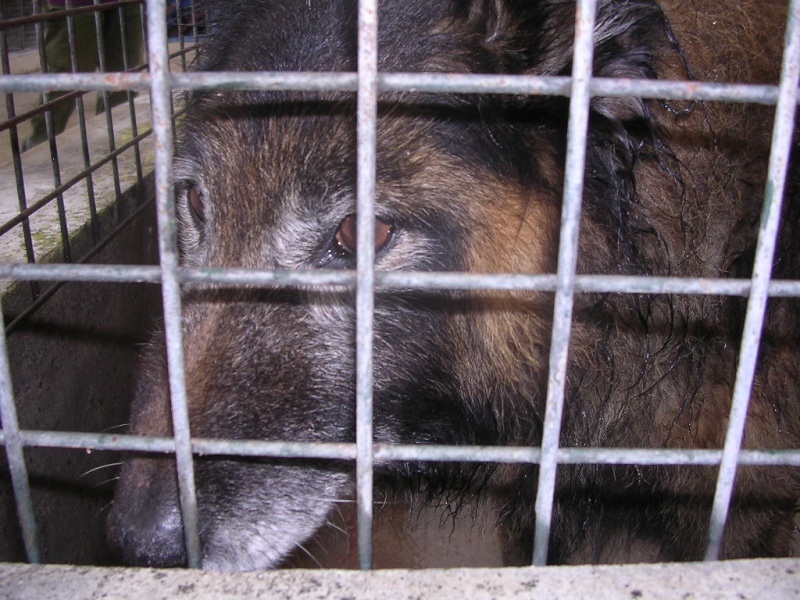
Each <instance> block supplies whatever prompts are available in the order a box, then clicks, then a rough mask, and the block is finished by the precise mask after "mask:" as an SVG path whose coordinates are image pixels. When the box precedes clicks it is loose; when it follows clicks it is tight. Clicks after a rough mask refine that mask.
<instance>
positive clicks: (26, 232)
mask: <svg viewBox="0 0 800 600" xmlns="http://www.w3.org/2000/svg"><path fill="white" fill-rule="evenodd" d="M2 18H5V4H4V3H3V2H0V19H2ZM0 63H1V66H0V69H2V71H1V72H2V74H3V77H6V76H7V75H8V74H9V73H10V72H11V64H10V61H9V58H8V39H7V34H6V31H5V30H4V29H3V30H0ZM0 79H2V77H0ZM5 96H6V116H7V117H8V119H9V120H11V121H13V120H14V118H15V115H16V108H15V106H14V95H13V94H6V95H5ZM0 131H2V130H0ZM9 142H10V143H11V158H12V161H13V163H14V179H15V183H16V184H17V186H16V187H17V205H18V206H19V209H20V211H24V210H25V209H26V208H27V206H28V200H27V197H26V193H25V178H24V177H23V174H22V156H21V152H20V143H19V132H18V131H17V128H16V126H14V125H11V126H10V127H9ZM22 239H23V241H24V243H25V256H26V258H27V259H28V262H35V261H36V252H35V250H34V247H33V235H32V233H31V224H30V221H28V220H27V219H24V220H22ZM30 289H31V297H32V298H33V299H36V297H37V296H38V295H39V284H38V282H36V281H31V283H30Z"/></svg>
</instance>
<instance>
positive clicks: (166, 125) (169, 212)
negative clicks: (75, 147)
mask: <svg viewBox="0 0 800 600" xmlns="http://www.w3.org/2000/svg"><path fill="white" fill-rule="evenodd" d="M165 10H166V6H165V0H148V3H147V33H148V38H149V50H150V54H149V63H150V76H151V78H152V79H151V90H150V96H151V99H152V110H153V140H154V143H155V163H156V164H155V179H156V213H157V216H158V244H159V250H160V254H161V277H162V283H161V289H162V296H163V303H164V332H165V336H166V342H167V366H168V369H169V390H170V403H171V406H172V428H173V432H174V435H175V461H176V463H177V470H178V488H179V492H180V501H181V515H182V517H183V531H184V540H185V543H186V555H187V558H188V563H189V566H190V567H199V566H200V538H199V535H198V527H197V496H196V490H195V485H194V467H193V460H192V446H191V437H190V432H189V410H188V407H187V403H186V385H185V377H184V365H183V335H182V328H181V296H180V286H179V284H178V251H177V240H176V227H175V202H174V194H173V186H172V173H171V168H172V102H171V93H170V88H169V84H168V81H169V50H168V48H167V23H166V19H165V18H164V14H165Z"/></svg>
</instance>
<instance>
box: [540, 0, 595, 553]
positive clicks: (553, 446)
mask: <svg viewBox="0 0 800 600" xmlns="http://www.w3.org/2000/svg"><path fill="white" fill-rule="evenodd" d="M595 10H596V1H595V0H579V2H578V6H577V13H576V20H575V54H574V58H573V65H572V86H571V99H570V105H569V106H570V110H569V124H568V128H567V161H566V169H565V171H566V172H565V176H564V198H563V206H562V209H561V233H560V237H559V242H558V272H557V276H556V278H557V283H556V295H555V308H554V311H553V333H552V336H553V337H552V340H551V342H550V371H549V374H548V381H547V405H546V408H545V418H544V432H543V434H542V462H541V464H540V466H539V485H538V488H537V490H536V531H535V534H534V546H533V564H535V565H544V564H546V563H547V551H548V542H549V539H550V526H551V523H552V517H553V499H554V495H555V482H556V471H557V469H558V444H559V440H560V437H561V420H562V414H563V412H564V388H565V383H566V377H567V354H568V350H569V335H570V329H571V326H572V305H573V292H574V283H575V265H576V263H577V257H578V231H579V224H580V211H581V199H582V196H583V178H584V168H585V158H586V137H587V136H586V134H587V128H588V123H589V81H590V79H591V76H592V56H593V32H594V19H595Z"/></svg>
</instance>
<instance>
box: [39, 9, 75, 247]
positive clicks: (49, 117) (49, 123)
mask: <svg viewBox="0 0 800 600" xmlns="http://www.w3.org/2000/svg"><path fill="white" fill-rule="evenodd" d="M33 9H34V14H41V13H42V10H41V2H40V0H33ZM42 23H43V22H42V21H37V22H36V42H37V45H38V48H39V69H40V70H41V72H42V73H47V72H48V67H47V50H46V47H45V35H44V26H43V25H42ZM49 100H50V94H49V93H48V92H43V93H42V102H44V103H47V102H48V101H49ZM68 102H72V101H71V100H68ZM44 122H45V128H46V130H47V139H48V142H49V144H50V161H51V166H52V168H53V186H54V188H56V189H58V188H60V187H61V165H60V164H59V161H58V146H57V144H56V131H55V128H54V125H53V113H52V112H51V111H50V110H47V111H45V113H44ZM56 208H57V210H58V222H59V226H60V228H61V247H62V251H63V256H64V262H72V249H71V247H70V241H69V228H68V226H67V211H66V208H65V207H64V195H63V194H59V195H58V196H57V197H56Z"/></svg>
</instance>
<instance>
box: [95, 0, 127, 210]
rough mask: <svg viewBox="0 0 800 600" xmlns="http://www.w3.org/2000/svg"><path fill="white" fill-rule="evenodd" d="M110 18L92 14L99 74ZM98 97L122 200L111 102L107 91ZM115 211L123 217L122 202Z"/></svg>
mask: <svg viewBox="0 0 800 600" xmlns="http://www.w3.org/2000/svg"><path fill="white" fill-rule="evenodd" d="M94 5H95V7H97V8H98V9H99V7H100V0H94ZM110 18H113V16H112V15H111V14H110V13H109V12H107V11H105V10H103V11H101V10H96V11H95V13H94V28H95V39H96V41H97V64H98V69H99V71H100V72H101V73H106V72H107V70H108V69H107V68H106V43H105V36H104V35H103V29H104V28H105V21H106V20H107V19H110ZM122 39H125V32H124V31H123V32H122ZM100 97H101V98H102V99H103V109H104V113H105V117H106V135H107V138H108V150H109V154H110V155H111V156H113V158H112V159H111V173H112V176H113V180H114V193H115V197H116V198H117V199H118V200H119V199H120V198H122V187H121V186H120V181H119V180H120V177H119V161H117V156H116V154H115V152H116V149H117V147H116V145H117V141H116V138H115V136H114V117H113V115H112V114H111V102H110V96H109V93H108V90H101V91H100ZM117 210H118V211H119V213H120V215H122V216H124V213H125V206H124V204H123V203H122V202H117Z"/></svg>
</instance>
